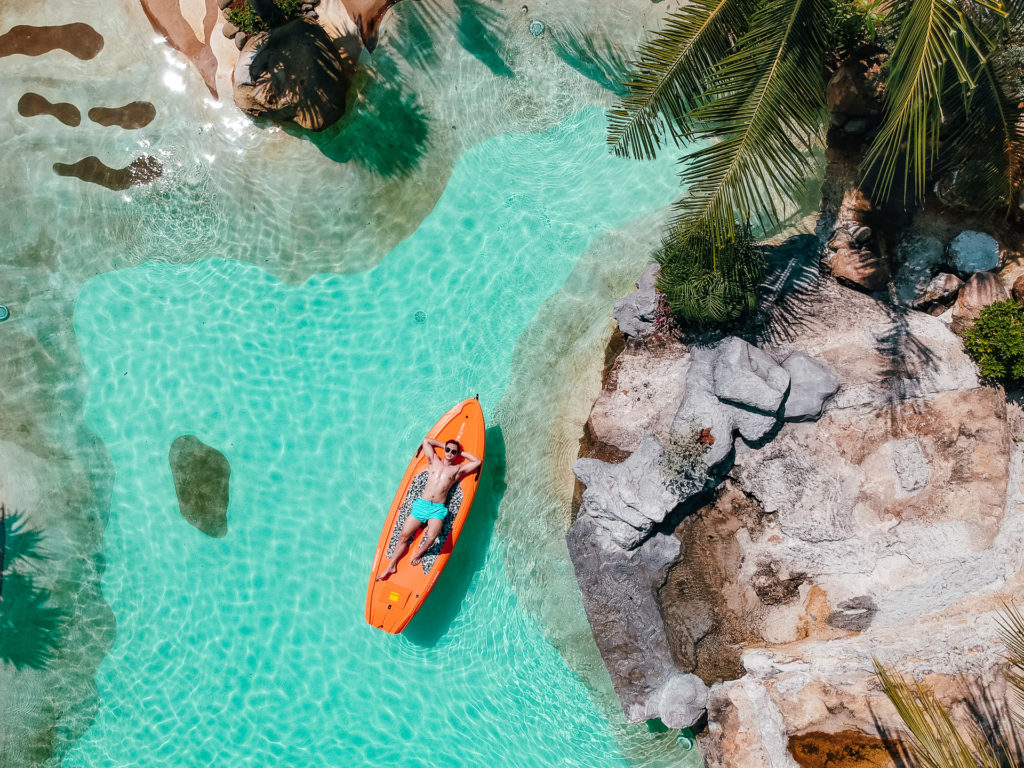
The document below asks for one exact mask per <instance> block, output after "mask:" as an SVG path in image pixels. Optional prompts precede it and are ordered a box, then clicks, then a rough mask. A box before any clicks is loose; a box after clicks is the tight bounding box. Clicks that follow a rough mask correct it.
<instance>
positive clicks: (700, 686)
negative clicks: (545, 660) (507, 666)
mask: <svg viewBox="0 0 1024 768" xmlns="http://www.w3.org/2000/svg"><path fill="white" fill-rule="evenodd" d="M566 540H567V543H568V545H569V556H570V557H571V559H572V563H573V567H574V568H575V571H576V578H577V580H578V581H579V585H580V591H581V593H582V595H583V606H584V608H585V609H586V611H587V618H588V619H589V620H590V626H591V628H592V629H593V632H594V639H595V640H596V641H597V645H598V648H599V649H600V651H601V657H602V658H603V659H604V663H605V666H606V667H607V668H608V674H609V675H610V676H611V679H612V685H613V686H614V687H615V692H616V693H617V694H618V696H619V701H620V702H621V704H622V709H623V712H625V715H626V719H627V720H629V721H630V722H633V723H639V722H643V721H645V720H650V719H653V718H660V719H661V720H662V722H664V723H665V725H667V726H668V727H670V728H688V727H690V726H692V725H694V724H695V723H697V722H698V721H699V720H700V719H701V717H702V716H703V714H704V708H705V704H706V702H707V696H708V689H707V686H706V685H705V684H704V683H703V682H702V681H701V680H700V678H698V677H697V676H695V675H693V674H689V673H686V672H683V671H681V670H680V669H679V668H678V667H677V666H676V664H675V662H674V660H673V657H672V652H671V649H670V648H669V645H668V641H667V639H666V633H665V625H664V621H663V619H662V616H661V612H660V610H659V608H658V603H657V601H656V600H655V590H656V589H657V587H658V585H659V584H661V583H662V582H663V581H664V579H665V571H666V570H667V569H668V568H669V567H670V566H671V564H672V563H673V562H674V561H675V560H676V558H677V557H678V556H679V540H678V539H676V538H674V537H672V536H666V535H664V534H661V535H657V536H654V537H652V538H651V539H649V540H648V541H647V542H645V543H644V544H643V546H641V547H639V548H638V549H635V550H633V551H627V550H624V549H622V548H621V547H620V546H619V545H618V544H617V543H616V542H615V541H614V539H613V538H612V537H611V536H610V535H609V532H608V530H607V529H606V528H605V527H603V526H602V525H600V524H599V523H598V522H597V521H596V520H595V519H594V518H593V517H591V516H589V515H583V514H581V515H580V516H579V517H578V518H577V520H576V522H575V523H573V526H572V528H570V529H569V534H568V536H567V539H566Z"/></svg>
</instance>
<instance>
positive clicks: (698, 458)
mask: <svg viewBox="0 0 1024 768" xmlns="http://www.w3.org/2000/svg"><path fill="white" fill-rule="evenodd" d="M714 441H715V439H714V438H713V437H711V430H709V429H701V427H700V426H699V425H698V424H697V423H696V422H691V423H690V424H688V425H687V426H686V427H685V428H684V429H680V430H675V431H673V432H672V433H671V434H670V435H669V437H668V445H666V446H665V471H666V473H667V474H668V480H669V482H670V483H672V484H674V485H679V486H683V487H686V486H697V487H700V486H703V485H704V481H705V480H707V476H708V468H707V465H706V464H705V463H704V454H705V453H707V451H708V448H710V447H711V444H712V443H714Z"/></svg>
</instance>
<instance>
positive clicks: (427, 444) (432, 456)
mask: <svg viewBox="0 0 1024 768" xmlns="http://www.w3.org/2000/svg"><path fill="white" fill-rule="evenodd" d="M420 447H421V448H422V449H423V453H425V454H426V455H427V462H428V463H430V464H433V463H434V462H435V461H437V454H436V453H434V449H435V448H444V443H439V442H437V440H433V439H431V438H429V437H424V438H423V443H422V445H420Z"/></svg>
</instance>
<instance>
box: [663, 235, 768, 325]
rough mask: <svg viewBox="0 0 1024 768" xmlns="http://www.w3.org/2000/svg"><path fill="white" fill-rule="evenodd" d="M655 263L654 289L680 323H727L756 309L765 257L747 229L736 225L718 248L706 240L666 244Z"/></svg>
mask: <svg viewBox="0 0 1024 768" xmlns="http://www.w3.org/2000/svg"><path fill="white" fill-rule="evenodd" d="M657 260H658V262H659V263H660V264H661V272H660V273H659V276H658V290H660V291H661V292H662V293H664V294H665V297H666V299H667V300H668V305H669V308H670V309H671V310H672V312H673V313H675V314H676V315H678V316H679V317H680V318H681V319H683V320H687V321H690V322H695V323H726V322H730V321H732V320H738V319H739V318H741V317H743V315H745V314H747V313H748V312H751V311H753V310H754V308H755V307H756V306H757V290H758V287H759V286H760V285H761V280H762V279H763V278H764V254H763V253H762V251H761V249H760V247H758V246H757V244H756V243H755V242H754V239H753V236H752V235H751V233H750V227H737V228H736V236H735V238H734V239H732V240H730V241H729V242H727V243H725V244H724V245H719V246H717V247H716V246H715V244H714V243H712V242H711V241H710V240H708V239H706V238H692V239H688V240H685V241H681V242H680V241H675V240H669V241H667V242H666V243H665V245H664V246H663V247H662V250H661V252H660V253H659V254H658V256H657Z"/></svg>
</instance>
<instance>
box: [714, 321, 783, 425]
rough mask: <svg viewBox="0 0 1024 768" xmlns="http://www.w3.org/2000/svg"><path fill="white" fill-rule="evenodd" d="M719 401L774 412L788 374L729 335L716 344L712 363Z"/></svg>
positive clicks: (763, 355) (759, 353)
mask: <svg viewBox="0 0 1024 768" xmlns="http://www.w3.org/2000/svg"><path fill="white" fill-rule="evenodd" d="M713 375H714V382H715V396H716V397H718V399H719V400H724V401H726V402H729V403H732V404H735V405H739V406H742V407H744V408H752V409H753V410H755V411H760V412H761V413H766V414H771V415H774V414H777V413H778V412H779V406H780V405H782V401H783V399H785V397H786V393H787V392H788V391H789V373H788V372H787V371H786V369H785V368H783V367H782V366H780V365H779V364H778V363H776V362H775V361H774V360H772V359H771V358H770V357H769V356H768V355H767V354H766V353H765V352H763V351H762V350H760V349H758V348H757V347H755V346H753V345H751V344H748V343H747V342H745V341H743V339H739V338H736V337H735V336H730V337H729V338H727V339H725V340H724V341H722V342H721V343H720V344H719V345H718V349H717V354H716V355H715V364H714V374H713Z"/></svg>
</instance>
